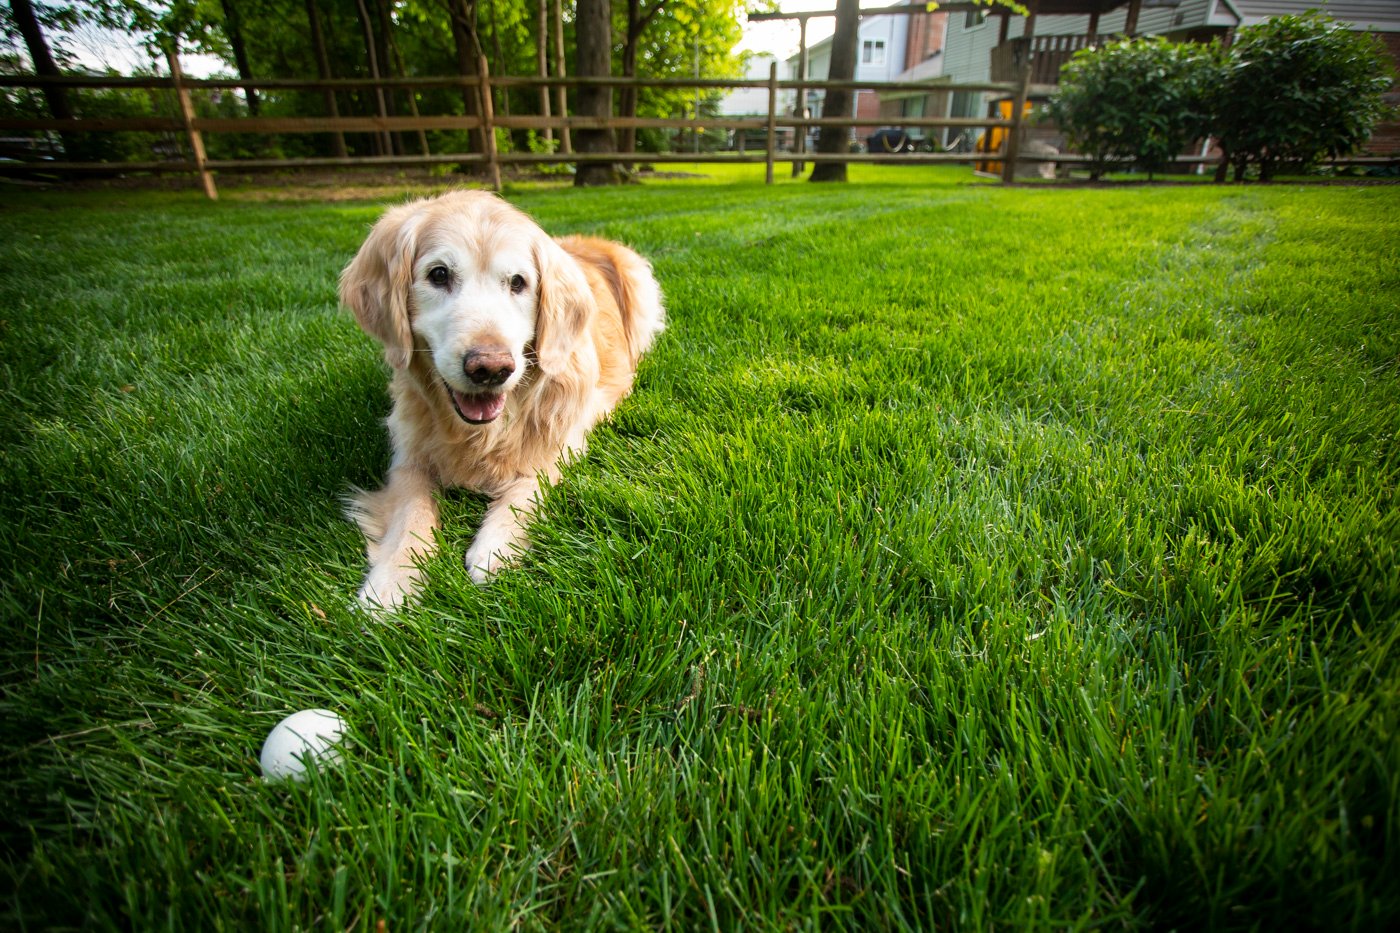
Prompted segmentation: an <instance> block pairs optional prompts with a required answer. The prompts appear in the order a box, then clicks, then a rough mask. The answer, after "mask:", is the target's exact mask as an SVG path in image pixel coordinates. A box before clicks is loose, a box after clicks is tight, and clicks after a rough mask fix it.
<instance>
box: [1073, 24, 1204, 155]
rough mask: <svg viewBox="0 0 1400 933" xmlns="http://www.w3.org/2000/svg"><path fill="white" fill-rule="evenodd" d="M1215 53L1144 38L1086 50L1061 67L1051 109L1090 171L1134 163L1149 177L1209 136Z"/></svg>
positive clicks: (1196, 46)
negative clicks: (1208, 98) (1087, 160)
mask: <svg viewBox="0 0 1400 933" xmlns="http://www.w3.org/2000/svg"><path fill="white" fill-rule="evenodd" d="M1217 73H1218V72H1217V66H1216V64H1215V56H1214V55H1213V54H1212V52H1211V50H1210V49H1208V48H1206V47H1203V46H1198V45H1177V44H1175V43H1171V42H1167V41H1166V40H1164V39H1161V38H1158V37H1154V38H1139V39H1128V40H1125V41H1121V42H1111V43H1108V44H1107V45H1104V46H1102V47H1100V48H1097V49H1084V50H1083V51H1081V52H1079V53H1078V54H1076V55H1075V56H1074V57H1073V58H1072V59H1070V61H1069V62H1067V63H1066V64H1065V66H1064V68H1063V69H1061V72H1060V89H1059V93H1058V94H1056V96H1055V97H1054V98H1053V99H1052V100H1051V101H1050V113H1051V115H1052V116H1053V117H1054V118H1055V121H1056V122H1057V123H1058V124H1059V125H1060V128H1061V129H1062V130H1063V131H1064V133H1065V136H1066V138H1067V139H1068V140H1069V142H1070V145H1072V146H1073V147H1074V148H1075V149H1077V150H1078V151H1080V152H1082V153H1084V154H1085V155H1088V156H1089V157H1090V159H1091V160H1092V161H1091V162H1090V163H1089V176H1090V177H1091V178H1098V177H1100V176H1101V175H1102V174H1103V173H1104V172H1105V171H1107V170H1108V169H1109V168H1111V167H1113V166H1114V165H1118V164H1132V165H1135V166H1137V167H1138V168H1141V169H1143V170H1144V171H1146V172H1147V173H1148V176H1149V177H1151V175H1152V173H1153V172H1158V171H1161V170H1162V169H1164V168H1165V167H1166V166H1167V165H1168V164H1170V163H1171V162H1172V161H1173V160H1174V159H1175V158H1176V157H1177V156H1178V155H1180V154H1181V151H1182V150H1183V149H1184V148H1185V147H1186V145H1187V143H1189V142H1191V140H1193V139H1195V138H1197V137H1198V136H1201V135H1204V132H1205V125H1206V115H1207V111H1206V95H1207V88H1208V87H1209V86H1210V84H1211V83H1212V82H1213V81H1214V79H1215V76H1216V74H1217Z"/></svg>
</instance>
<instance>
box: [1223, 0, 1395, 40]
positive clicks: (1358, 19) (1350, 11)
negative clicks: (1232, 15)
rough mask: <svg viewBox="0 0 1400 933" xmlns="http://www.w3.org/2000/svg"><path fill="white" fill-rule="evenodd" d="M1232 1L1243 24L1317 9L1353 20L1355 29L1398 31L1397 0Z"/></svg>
mask: <svg viewBox="0 0 1400 933" xmlns="http://www.w3.org/2000/svg"><path fill="white" fill-rule="evenodd" d="M1234 4H1235V9H1237V10H1239V11H1240V16H1242V17H1243V18H1244V22H1245V25H1251V24H1253V23H1257V22H1259V21H1261V20H1265V19H1268V18H1269V17H1271V16H1282V15H1283V14H1297V13H1306V12H1307V11H1308V10H1317V11H1319V12H1322V13H1326V14H1327V15H1328V16H1331V17H1333V18H1334V19H1340V20H1345V21H1347V22H1348V23H1353V24H1355V25H1356V26H1357V28H1359V29H1366V28H1372V29H1375V30H1377V31H1378V32H1400V2H1397V0H1234Z"/></svg>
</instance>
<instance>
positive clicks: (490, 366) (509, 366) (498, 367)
mask: <svg viewBox="0 0 1400 933" xmlns="http://www.w3.org/2000/svg"><path fill="white" fill-rule="evenodd" d="M462 371H463V372H465V373H466V374H467V378H468V379H470V380H471V381H472V382H474V383H476V384H477V385H479V386H498V385H500V384H501V383H503V382H505V381H506V380H507V379H509V378H510V374H511V373H513V372H515V355H514V354H512V353H511V352H510V351H509V350H502V349H500V348H499V347H486V348H483V349H480V350H472V351H470V352H469V353H467V355H466V356H464V357H463V358H462Z"/></svg>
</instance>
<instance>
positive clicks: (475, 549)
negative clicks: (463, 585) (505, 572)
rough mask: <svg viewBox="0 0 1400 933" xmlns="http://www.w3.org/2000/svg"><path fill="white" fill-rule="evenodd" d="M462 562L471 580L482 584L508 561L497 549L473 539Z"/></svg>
mask: <svg viewBox="0 0 1400 933" xmlns="http://www.w3.org/2000/svg"><path fill="white" fill-rule="evenodd" d="M463 563H464V564H466V566H467V575H468V576H470V577H471V578H472V582H473V583H475V584H477V585H478V586H484V585H485V584H487V583H490V582H491V578H492V577H494V576H495V575H496V574H497V573H499V572H500V571H501V569H502V568H504V567H505V566H506V564H507V563H509V562H508V561H507V560H506V559H505V557H503V556H502V555H501V552H500V551H499V550H493V549H492V548H491V547H490V545H489V544H486V545H483V543H482V542H481V541H475V542H473V543H472V546H471V547H470V548H468V549H467V556H466V558H465V559H464V560H463Z"/></svg>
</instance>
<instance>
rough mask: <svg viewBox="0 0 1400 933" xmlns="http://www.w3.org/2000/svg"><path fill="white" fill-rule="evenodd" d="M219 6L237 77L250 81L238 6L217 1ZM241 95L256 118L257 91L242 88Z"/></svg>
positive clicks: (251, 77) (246, 47)
mask: <svg viewBox="0 0 1400 933" xmlns="http://www.w3.org/2000/svg"><path fill="white" fill-rule="evenodd" d="M219 5H220V7H221V8H222V9H223V13H224V32H225V34H226V35H227V36H228V43H229V47H230V48H231V49H232V50H233V62H234V65H235V66H236V67H237V68H238V76H239V77H240V78H242V79H243V80H244V81H251V80H252V79H253V68H252V66H251V65H249V64H248V46H247V44H246V43H245V42H244V41H243V21H242V20H241V19H240V18H239V16H238V5H237V4H236V3H235V2H234V0H219ZM243 94H244V96H245V97H246V98H247V100H248V112H249V113H250V114H252V115H253V116H255V117H256V116H257V115H258V114H259V112H260V111H261V108H260V107H259V106H258V92H257V89H256V88H253V87H244V88H243Z"/></svg>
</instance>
